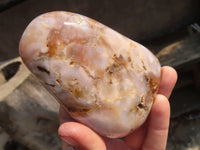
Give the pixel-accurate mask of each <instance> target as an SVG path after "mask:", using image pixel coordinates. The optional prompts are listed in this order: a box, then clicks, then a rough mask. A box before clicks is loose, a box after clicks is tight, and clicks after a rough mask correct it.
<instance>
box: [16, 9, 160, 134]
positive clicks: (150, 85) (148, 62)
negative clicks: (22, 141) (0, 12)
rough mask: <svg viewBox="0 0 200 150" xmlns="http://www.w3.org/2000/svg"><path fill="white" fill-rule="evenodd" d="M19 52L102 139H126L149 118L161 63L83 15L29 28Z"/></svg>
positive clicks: (46, 18)
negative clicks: (124, 137) (103, 137)
mask: <svg viewBox="0 0 200 150" xmlns="http://www.w3.org/2000/svg"><path fill="white" fill-rule="evenodd" d="M19 50H20V55H21V57H22V59H23V61H24V63H25V64H26V65H27V67H28V68H29V69H30V70H31V71H32V73H33V74H34V75H35V76H36V77H38V78H39V79H40V81H41V82H42V83H43V85H44V86H45V87H46V88H47V89H48V90H49V91H50V92H51V93H52V94H53V95H54V96H55V97H56V99H57V100H58V101H59V102H60V104H61V105H63V106H64V108H65V109H66V111H67V112H68V113H69V114H70V115H71V116H72V117H73V118H74V119H75V120H77V121H79V122H81V123H83V124H85V125H87V126H88V127H90V128H92V129H93V130H95V131H96V132H98V133H99V134H101V135H103V136H107V137H110V138H119V137H123V136H126V135H127V134H129V133H130V132H131V131H133V130H135V129H136V128H138V127H139V126H140V125H141V124H142V123H144V121H145V119H146V118H147V116H148V114H149V112H150V109H151V106H152V103H153V101H154V98H155V95H156V93H157V90H158V87H159V83H160V64H159V62H158V60H157V58H156V57H155V56H154V55H153V54H152V53H151V52H150V51H149V50H148V49H147V48H145V47H144V46H142V45H140V44H138V43H137V42H134V41H132V40H130V39H128V38H127V37H125V36H123V35H121V34H119V33H117V32H116V31H114V30H112V29H110V28H109V27H107V26H105V25H103V24H101V23H99V22H97V21H95V20H92V19H90V18H87V17H85V16H82V15H79V14H74V13H70V12H62V11H57V12H50V13H46V14H43V15H41V16H39V17H37V18H35V19H34V20H33V21H32V22H31V23H30V24H29V25H28V27H27V28H26V30H25V31H24V33H23V35H22V38H21V41H20V45H19ZM44 98H45V97H44ZM47 101H48V100H47Z"/></svg>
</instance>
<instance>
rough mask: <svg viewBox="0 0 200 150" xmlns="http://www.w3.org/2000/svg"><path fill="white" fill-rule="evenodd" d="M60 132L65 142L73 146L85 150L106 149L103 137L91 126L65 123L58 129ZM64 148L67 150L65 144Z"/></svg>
mask: <svg viewBox="0 0 200 150" xmlns="http://www.w3.org/2000/svg"><path fill="white" fill-rule="evenodd" d="M58 134H59V136H60V137H61V139H62V140H63V142H66V143H68V144H70V145H72V146H73V147H77V148H80V149H84V150H106V146H105V143H104V141H103V139H102V138H101V137H100V136H99V135H98V134H96V133H95V132H94V131H92V130H91V129H90V128H88V127H86V126H84V125H82V124H80V123H77V122H67V123H63V124H61V126H60V127H59V129H58ZM63 150H67V149H65V148H64V145H63Z"/></svg>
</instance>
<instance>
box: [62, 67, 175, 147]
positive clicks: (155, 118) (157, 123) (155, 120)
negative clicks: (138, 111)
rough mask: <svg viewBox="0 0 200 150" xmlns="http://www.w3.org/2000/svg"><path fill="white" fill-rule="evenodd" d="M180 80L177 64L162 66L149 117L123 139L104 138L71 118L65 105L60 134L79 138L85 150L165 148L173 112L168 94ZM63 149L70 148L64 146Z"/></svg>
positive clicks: (65, 137) (78, 143)
mask: <svg viewBox="0 0 200 150" xmlns="http://www.w3.org/2000/svg"><path fill="white" fill-rule="evenodd" d="M176 80H177V74H176V72H175V70H174V69H173V68H171V67H163V68H162V76H161V83H160V88H159V91H158V95H157V96H156V99H155V102H154V104H153V106H152V109H151V112H150V115H149V117H148V119H147V121H146V122H145V123H144V124H143V125H142V126H141V127H140V128H138V129H137V130H136V131H134V132H133V133H131V134H129V135H128V136H126V137H124V138H123V140H122V139H108V138H103V137H101V136H99V135H98V134H96V133H95V132H93V131H92V130H91V129H89V128H88V127H86V126H84V125H82V124H80V123H77V122H73V121H70V119H69V116H68V115H67V114H66V113H65V111H64V110H63V109H62V107H61V109H60V123H61V126H60V128H59V135H60V136H61V137H63V138H62V139H63V140H65V141H68V137H70V139H73V140H74V141H76V145H78V147H81V148H82V149H85V150H106V149H107V150H131V149H134V150H140V149H142V150H146V149H148V150H150V149H152V150H164V149H165V147H166V141H167V135H168V127H169V116H170V106H169V102H168V98H169V96H170V94H171V91H172V89H173V87H174V85H175V83H176ZM66 121H67V122H66ZM65 122H66V123H65ZM63 150H66V149H65V147H64V146H63Z"/></svg>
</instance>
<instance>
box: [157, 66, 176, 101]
mask: <svg viewBox="0 0 200 150" xmlns="http://www.w3.org/2000/svg"><path fill="white" fill-rule="evenodd" d="M176 81H177V73H176V71H175V70H174V69H173V68H172V67H169V66H164V67H162V69H161V82H160V87H159V90H158V93H159V94H163V95H164V96H166V97H167V98H169V97H170V95H171V92H172V90H173V88H174V85H175V83H176Z"/></svg>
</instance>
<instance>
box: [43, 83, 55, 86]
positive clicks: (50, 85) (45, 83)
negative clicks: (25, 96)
mask: <svg viewBox="0 0 200 150" xmlns="http://www.w3.org/2000/svg"><path fill="white" fill-rule="evenodd" d="M45 84H46V85H48V86H51V87H55V85H54V84H49V83H45Z"/></svg>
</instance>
